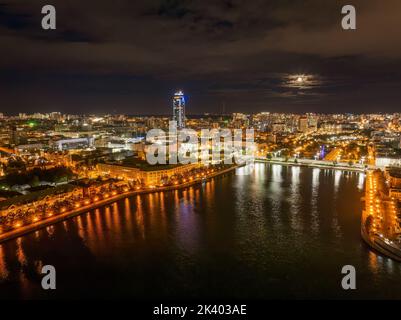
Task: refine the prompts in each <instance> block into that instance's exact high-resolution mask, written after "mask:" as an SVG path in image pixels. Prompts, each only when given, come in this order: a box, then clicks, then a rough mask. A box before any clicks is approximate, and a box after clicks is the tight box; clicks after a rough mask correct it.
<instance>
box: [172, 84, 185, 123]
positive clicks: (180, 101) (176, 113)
mask: <svg viewBox="0 0 401 320" xmlns="http://www.w3.org/2000/svg"><path fill="white" fill-rule="evenodd" d="M173 120H174V121H176V122H177V129H183V128H184V127H185V97H184V93H183V92H182V91H178V92H176V93H175V94H174V97H173Z"/></svg>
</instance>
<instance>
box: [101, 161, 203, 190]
mask: <svg viewBox="0 0 401 320" xmlns="http://www.w3.org/2000/svg"><path fill="white" fill-rule="evenodd" d="M200 167H201V164H200V163H194V164H186V165H180V166H176V167H172V168H171V169H163V170H148V171H142V170H139V169H138V168H133V167H126V166H122V165H115V164H105V163H99V164H98V165H97V170H98V172H99V173H100V174H102V175H107V176H109V177H111V178H116V179H123V180H127V181H136V182H139V183H141V184H146V185H153V186H158V185H161V184H163V183H164V182H166V181H167V180H168V179H169V178H170V177H172V176H177V175H187V174H188V173H190V171H191V170H194V169H198V168H200Z"/></svg>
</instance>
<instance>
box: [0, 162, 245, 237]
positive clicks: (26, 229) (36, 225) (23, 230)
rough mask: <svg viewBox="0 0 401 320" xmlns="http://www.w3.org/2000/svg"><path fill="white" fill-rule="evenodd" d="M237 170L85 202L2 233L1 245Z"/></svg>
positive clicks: (231, 169) (123, 192) (228, 170)
mask: <svg viewBox="0 0 401 320" xmlns="http://www.w3.org/2000/svg"><path fill="white" fill-rule="evenodd" d="M237 168H239V166H237V165H233V166H231V167H229V168H225V169H222V170H218V171H215V172H211V173H210V174H207V175H205V176H200V177H198V178H197V177H196V178H194V179H193V180H189V181H187V182H185V183H180V184H174V185H171V186H163V187H155V186H153V187H149V188H140V189H137V188H136V189H134V190H132V189H126V190H122V191H121V193H116V194H115V195H109V196H108V197H107V198H105V199H99V200H97V201H95V202H91V203H88V204H85V202H84V204H83V205H82V206H80V207H78V208H74V209H72V210H69V211H65V212H61V213H59V214H55V215H52V216H49V217H46V218H45V219H42V220H39V221H35V222H32V223H29V224H27V225H21V226H16V227H15V228H14V229H12V230H7V231H5V232H2V233H0V243H1V242H4V241H7V240H10V239H14V238H17V237H20V236H23V235H25V234H27V233H31V232H34V231H36V230H39V229H42V228H45V227H47V226H49V225H52V224H55V223H57V222H60V221H63V220H65V219H68V218H71V217H74V216H77V215H80V214H82V213H85V212H88V211H90V210H93V209H96V208H99V207H102V206H105V205H108V204H110V203H113V202H115V201H118V200H120V199H124V198H127V197H130V196H133V195H140V194H148V193H155V192H163V191H170V190H178V189H183V188H187V187H190V186H193V185H196V184H200V183H203V182H205V181H207V180H210V179H212V178H215V177H217V176H221V175H224V174H227V173H230V172H232V171H234V170H236V169H237Z"/></svg>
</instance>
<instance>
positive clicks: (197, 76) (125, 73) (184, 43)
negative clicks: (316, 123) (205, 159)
mask: <svg viewBox="0 0 401 320" xmlns="http://www.w3.org/2000/svg"><path fill="white" fill-rule="evenodd" d="M45 4H48V3H47V2H45V1H41V0H35V1H34V0H31V1H27V0H14V1H12V2H7V3H3V4H1V5H0V42H1V46H0V54H1V56H2V57H5V58H3V59H0V70H2V71H3V72H0V95H1V96H2V99H1V100H2V106H3V109H4V111H5V112H7V111H10V112H12V111H15V110H17V109H18V110H20V111H41V110H45V109H46V110H50V109H51V110H61V111H64V112H72V113H73V112H82V110H88V111H99V112H100V111H102V112H103V111H107V110H110V111H112V110H116V111H117V112H124V113H165V114H167V113H170V102H169V96H170V94H171V93H172V92H173V91H174V90H175V89H176V88H178V87H180V88H183V89H184V90H185V91H186V92H187V93H188V94H189V96H190V105H189V112H192V113H200V112H204V111H208V112H211V111H212V112H213V111H217V112H220V108H221V105H222V104H225V105H226V107H225V110H226V111H234V110H235V111H241V110H242V111H244V112H254V111H264V110H286V111H291V110H293V111H321V112H325V111H326V112H335V111H349V112H360V111H367V110H381V111H384V110H389V111H391V110H398V109H399V101H400V98H401V93H400V91H399V90H397V87H398V86H399V85H400V84H401V76H400V75H401V61H400V58H401V40H400V39H401V37H400V30H401V29H400V28H399V21H400V18H401V2H400V1H399V0H386V1H385V2H384V1H379V0H364V1H362V0H354V1H353V4H354V5H355V6H356V8H357V30H356V31H343V30H342V29H341V27H340V22H341V17H342V16H341V6H342V5H343V4H348V3H347V2H345V1H318V0H302V1H301V0H280V1H267V0H247V1H245V0H221V1H216V0H197V1H195V0H194V1H190V0H164V1H162V0H146V1H145V0H144V1H129V0H115V1H78V0H75V1H63V0H53V1H52V4H53V5H54V6H55V7H56V9H57V30H55V31H44V30H42V29H41V27H40V20H41V17H42V15H41V13H40V12H41V7H42V6H43V5H45ZM296 74H305V75H313V77H314V79H319V81H317V82H314V83H313V86H312V85H311V86H309V87H308V89H307V90H302V88H298V87H297V86H292V87H291V86H288V83H287V82H286V81H288V77H291V76H293V75H296ZM22 93H23V94H22ZM2 111H3V110H2Z"/></svg>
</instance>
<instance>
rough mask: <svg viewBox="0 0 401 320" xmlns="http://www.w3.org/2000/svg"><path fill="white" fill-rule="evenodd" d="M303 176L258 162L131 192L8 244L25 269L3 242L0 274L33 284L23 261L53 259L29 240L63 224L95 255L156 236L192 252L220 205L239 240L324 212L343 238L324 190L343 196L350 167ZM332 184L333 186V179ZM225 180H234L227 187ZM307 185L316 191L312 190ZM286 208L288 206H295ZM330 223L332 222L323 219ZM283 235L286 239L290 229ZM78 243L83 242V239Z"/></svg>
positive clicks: (213, 228) (313, 219) (373, 260)
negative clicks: (188, 182)
mask: <svg viewBox="0 0 401 320" xmlns="http://www.w3.org/2000/svg"><path fill="white" fill-rule="evenodd" d="M304 174H305V173H304V171H303V170H302V169H300V168H299V167H292V168H285V169H283V167H282V166H278V165H272V166H271V168H270V170H265V167H263V168H258V167H256V170H255V173H254V176H253V177H246V176H238V177H235V178H233V179H234V180H233V181H234V183H233V184H230V183H231V182H227V180H224V178H221V179H222V180H221V181H219V180H214V179H212V180H210V181H209V182H207V183H204V184H201V185H198V186H195V187H189V188H187V189H182V190H174V191H171V192H157V193H152V194H148V195H137V196H133V197H131V198H125V199H123V200H121V201H119V202H115V203H113V204H111V205H108V206H105V207H103V208H99V209H95V210H92V211H90V212H88V213H86V214H82V215H80V216H77V217H75V218H73V219H71V220H67V221H63V222H62V223H60V224H57V225H55V226H51V227H48V228H46V229H45V230H41V231H36V232H35V233H34V240H32V238H28V237H26V238H18V239H17V240H15V242H14V243H13V246H14V247H13V246H11V247H9V249H10V248H12V249H14V251H12V252H13V254H15V255H16V258H17V260H18V263H19V267H18V269H17V268H16V267H15V266H13V265H11V268H12V271H10V266H8V265H7V261H12V260H11V259H10V257H6V251H5V250H4V247H3V246H2V245H0V280H1V279H6V278H8V277H9V276H10V272H13V273H14V277H19V279H20V281H21V285H22V286H23V287H26V286H27V282H28V281H29V280H27V278H26V276H25V274H24V272H25V271H24V268H21V266H27V262H29V264H31V263H34V268H35V272H38V273H39V272H40V270H41V267H42V266H43V264H46V260H45V259H43V258H46V256H40V255H39V254H38V255H36V254H37V252H36V251H40V250H41V248H39V250H38V249H37V248H34V250H32V248H31V247H30V246H29V245H27V244H26V243H24V241H25V240H29V241H36V243H38V244H40V245H43V244H44V242H43V240H46V239H47V238H49V237H50V236H53V237H56V236H57V234H58V231H59V230H60V229H61V230H62V231H63V232H64V233H65V234H68V236H69V237H74V236H78V237H79V238H80V239H79V240H81V243H82V246H83V247H87V248H88V249H89V251H90V252H91V253H92V254H93V256H96V257H97V256H104V257H108V256H109V255H110V252H112V253H111V254H116V250H114V249H117V250H123V249H124V248H122V249H121V247H118V246H119V245H120V246H124V245H126V239H128V241H129V245H130V246H131V247H130V248H132V250H135V249H136V248H137V246H136V245H137V243H139V242H140V244H141V246H144V247H145V245H146V244H147V242H148V241H146V240H148V239H149V241H151V242H152V243H153V241H154V242H156V241H159V242H160V241H161V242H166V241H169V242H171V241H173V243H174V245H176V246H177V247H179V248H180V250H183V251H185V253H186V254H188V253H189V254H192V253H194V252H196V251H197V250H198V249H199V247H201V246H202V241H204V239H202V236H204V234H203V233H205V234H206V235H207V236H208V237H212V236H211V235H213V234H218V233H219V232H220V231H221V230H220V228H221V225H224V222H223V223H222V220H219V219H216V217H218V216H219V215H221V214H222V212H221V211H218V210H217V209H219V208H220V210H221V208H223V210H224V209H225V208H234V210H231V211H230V213H231V212H232V215H233V216H234V217H233V218H232V219H233V220H234V224H235V223H236V224H237V227H238V228H237V229H235V230H234V229H233V230H234V233H235V231H239V232H240V234H235V235H226V238H230V237H231V236H232V237H233V238H235V237H237V240H236V241H238V243H239V242H241V241H243V242H246V241H247V240H249V239H250V237H252V233H255V234H256V235H255V237H254V239H256V240H258V241H260V242H263V241H266V240H265V239H266V238H267V237H268V236H269V235H271V234H274V230H271V229H277V230H276V231H280V230H278V229H280V228H281V226H282V225H283V226H284V227H285V226H286V224H288V223H287V221H286V220H289V221H288V222H289V224H290V226H291V229H297V230H298V231H299V230H301V231H303V228H305V229H308V230H307V231H309V230H312V232H313V234H314V235H316V234H319V235H320V233H321V231H322V230H323V231H324V230H325V229H322V230H319V229H320V228H322V224H323V223H321V222H322V221H323V220H322V219H324V215H326V217H327V218H328V223H326V227H327V224H329V225H330V230H328V228H327V231H328V232H330V233H332V234H336V232H337V237H339V236H341V233H340V234H338V228H340V225H339V224H340V222H341V221H339V220H338V216H337V211H336V210H337V209H336V208H327V209H328V210H330V212H322V207H321V206H322V205H323V206H324V203H323V204H322V203H321V201H318V199H319V197H321V196H322V193H324V192H329V193H330V195H331V197H333V198H335V197H338V195H337V194H333V193H337V192H339V190H340V189H341V190H342V187H343V185H344V183H343V182H344V180H342V179H343V178H344V177H343V173H341V172H340V171H334V172H333V171H328V170H320V169H313V170H312V171H311V172H310V175H308V176H304ZM305 177H308V178H307V182H306V183H304V181H305ZM252 179H253V180H252ZM361 179H363V176H362V178H361V175H360V176H359V177H358V176H356V175H355V179H354V180H355V185H357V184H358V185H360V183H361ZM248 180H251V182H250V183H251V186H250V187H249V188H247V185H248V184H249V182H248ZM284 182H285V183H286V184H285V185H284ZM328 183H329V184H330V186H328V185H327V184H328ZM224 184H228V186H225V185H224ZM244 184H245V185H244ZM252 184H255V185H252ZM216 186H217V187H216ZM225 187H226V188H225ZM231 187H232V188H231ZM307 188H309V190H306V189H307ZM222 190H224V191H222ZM305 190H306V191H308V192H309V193H305V194H308V195H310V199H306V201H305V198H303V197H304V192H305ZM327 190H328V191H327ZM231 191H232V192H234V195H227V197H225V194H224V193H220V192H231ZM342 192H343V191H342ZM221 195H223V196H221ZM266 199H267V200H266ZM227 200H231V201H232V202H233V204H232V207H231V206H228V205H225V204H224V202H225V201H227ZM302 201H304V202H305V203H306V204H307V205H308V206H309V207H307V208H310V211H308V212H303V211H302V210H304V209H302V207H300V202H302ZM222 203H223V205H222ZM283 204H285V205H283ZM343 207H344V206H343ZM205 208H206V209H205ZM244 208H246V209H244ZM283 208H287V209H288V208H289V209H290V212H288V210H287V211H285V210H284V209H283ZM247 210H248V211H247ZM224 213H227V212H224ZM249 213H254V215H252V216H250V214H249ZM303 219H305V220H303ZM228 222H229V223H231V222H232V221H228ZM306 222H309V223H310V225H307V223H306ZM323 222H324V221H323ZM219 223H220V225H219ZM342 223H343V222H342ZM57 226H59V227H57ZM323 227H325V226H324V225H323ZM58 228H59V229H58ZM202 228H203V229H202ZM223 229H224V228H223ZM225 230H226V229H225ZM230 231H231V230H230ZM305 231H306V230H305ZM282 236H283V237H285V234H282ZM171 238H173V239H171ZM330 240H332V239H330ZM219 241H220V239H219ZM227 243H228V244H229V245H231V243H230V239H229V240H227ZM24 244H25V248H26V250H27V252H28V253H29V254H28V258H27V256H26V254H25V252H24ZM78 244H80V243H79V242H78ZM67 245H68V243H67ZM278 246H279V244H278ZM60 250H62V248H61V249H60ZM33 251H35V252H33ZM10 252H11V250H8V251H7V253H8V254H10ZM247 254H249V252H247ZM6 258H8V259H9V260H7V259H6ZM27 260H29V261H27ZM32 261H33V262H32ZM364 262H365V263H366V264H368V268H369V269H370V270H372V272H373V273H378V272H379V271H381V269H383V268H386V269H388V272H390V273H391V272H394V271H397V270H398V269H399V266H398V265H396V264H394V263H393V262H392V261H388V259H387V260H386V261H379V260H378V256H377V255H376V254H375V253H373V252H371V251H369V255H368V259H367V261H364ZM9 263H10V262H9ZM10 264H11V263H10ZM397 268H398V269H397ZM379 269H380V270H379ZM17 272H18V273H17Z"/></svg>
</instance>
